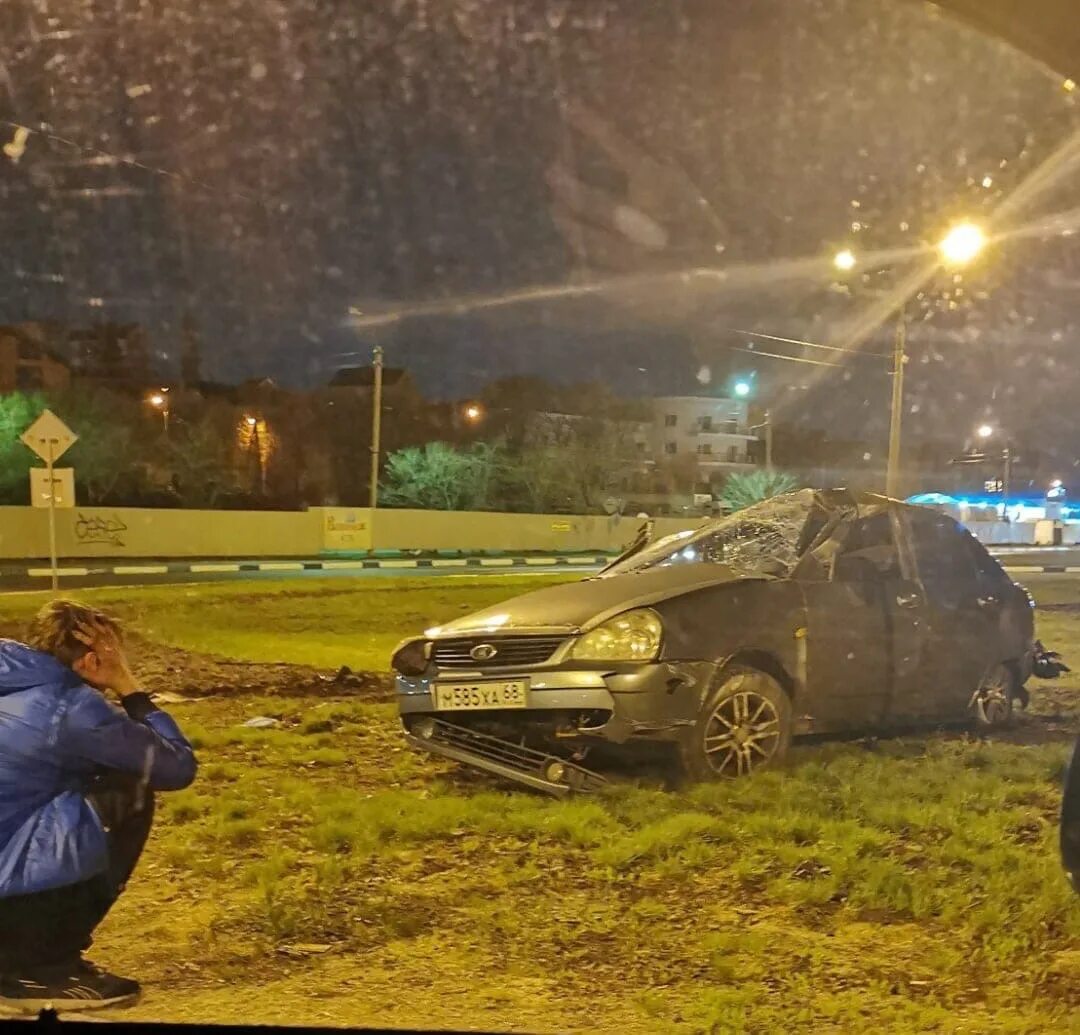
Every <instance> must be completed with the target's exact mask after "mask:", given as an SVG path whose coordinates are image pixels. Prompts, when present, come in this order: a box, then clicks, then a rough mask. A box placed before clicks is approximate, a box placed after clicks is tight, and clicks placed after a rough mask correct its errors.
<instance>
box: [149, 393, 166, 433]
mask: <svg viewBox="0 0 1080 1035" xmlns="http://www.w3.org/2000/svg"><path fill="white" fill-rule="evenodd" d="M168 391H169V389H168V388H162V389H161V390H160V391H157V392H154V394H153V395H151V396H149V397H148V398H147V400H146V401H147V402H148V403H149V404H150V405H151V406H153V407H154V409H155V410H159V411H160V412H161V424H162V427H163V428H164V429H165V434H166V435H168V433H169V399H168V394H167V393H168Z"/></svg>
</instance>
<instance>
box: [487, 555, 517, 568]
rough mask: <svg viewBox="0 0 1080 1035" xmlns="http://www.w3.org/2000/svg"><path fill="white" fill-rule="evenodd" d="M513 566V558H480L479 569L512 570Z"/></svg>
mask: <svg viewBox="0 0 1080 1035" xmlns="http://www.w3.org/2000/svg"><path fill="white" fill-rule="evenodd" d="M513 566H514V559H513V557H481V558H480V567H481V568H512V567H513Z"/></svg>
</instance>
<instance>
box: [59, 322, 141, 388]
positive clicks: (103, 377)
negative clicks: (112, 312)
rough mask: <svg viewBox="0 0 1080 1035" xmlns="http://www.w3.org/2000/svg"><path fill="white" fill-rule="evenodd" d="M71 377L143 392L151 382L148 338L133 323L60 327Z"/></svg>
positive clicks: (62, 345) (61, 344)
mask: <svg viewBox="0 0 1080 1035" xmlns="http://www.w3.org/2000/svg"><path fill="white" fill-rule="evenodd" d="M59 333H60V336H61V338H62V343H61V342H58V343H57V344H58V347H60V348H62V349H63V351H64V352H65V354H66V355H67V356H68V359H69V362H70V363H71V370H72V373H73V374H74V376H76V377H78V378H79V379H81V380H84V381H90V382H92V383H94V384H98V385H101V386H102V387H104V388H112V389H116V390H120V391H125V390H126V391H128V392H143V391H145V389H146V386H147V385H149V384H151V383H152V382H154V381H155V380H157V379H156V377H155V376H154V370H153V368H152V365H151V362H150V341H149V338H148V336H147V334H146V331H145V329H144V328H143V327H142V326H141V325H139V324H137V323H101V324H94V325H92V326H90V327H75V328H66V329H63V330H61V331H60V332H59Z"/></svg>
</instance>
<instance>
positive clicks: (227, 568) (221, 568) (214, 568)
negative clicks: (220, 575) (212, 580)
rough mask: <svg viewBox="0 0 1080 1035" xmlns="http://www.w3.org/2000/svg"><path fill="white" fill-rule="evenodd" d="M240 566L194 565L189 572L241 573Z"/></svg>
mask: <svg viewBox="0 0 1080 1035" xmlns="http://www.w3.org/2000/svg"><path fill="white" fill-rule="evenodd" d="M239 570H240V565H239V564H193V565H192V566H191V567H190V568H189V569H188V571H193V572H203V573H209V572H213V571H239Z"/></svg>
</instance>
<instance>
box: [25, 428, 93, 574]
mask: <svg viewBox="0 0 1080 1035" xmlns="http://www.w3.org/2000/svg"><path fill="white" fill-rule="evenodd" d="M78 437H79V436H78V435H76V434H75V432H74V431H72V430H71V428H69V427H68V426H67V425H66V424H65V423H64V422H63V421H62V420H61V419H60V418H59V417H57V416H56V414H55V413H53V412H52V410H45V411H44V412H43V413H42V414H41V416H40V417H38V419H37V420H36V421H34V423H33V424H31V425H30V427H28V428H27V429H26V430H25V431H24V432H23V433H22V440H23V442H24V443H25V444H26V445H27V446H29V447H30V448H31V449H32V450H33V451H34V452H35V453H37V455H38V456H40V457H41V459H42V460H44V461H45V469H44V470H41V469H40V468H39V469H38V470H36V471H31V472H30V501H31V502H32V503H33V504H34V506H35V507H44V508H46V509H47V510H48V512H49V560H50V562H51V563H52V588H53V592H54V593H55V592H56V591H57V589H58V588H59V582H58V580H57V568H56V563H57V562H56V508H57V507H64V506H67V507H73V506H75V486H74V481H73V477H74V476H73V472H72V471H71V470H70V469H65V470H63V471H57V470H56V469H55V468H54V467H53V464H55V463H56V461H57V460H59V459H60V457H62V456H63V455H64V453H66V452H67V451H68V449H70V448H71V446H73V445H74V444H75V442H76V441H77V440H78ZM56 476H60V486H59V488H60V492H57V482H56ZM65 482H66V483H67V484H66V486H65ZM65 487H66V488H67V492H66V493H64V491H63V490H64V488H65ZM62 499H63V500H70V502H62Z"/></svg>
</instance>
